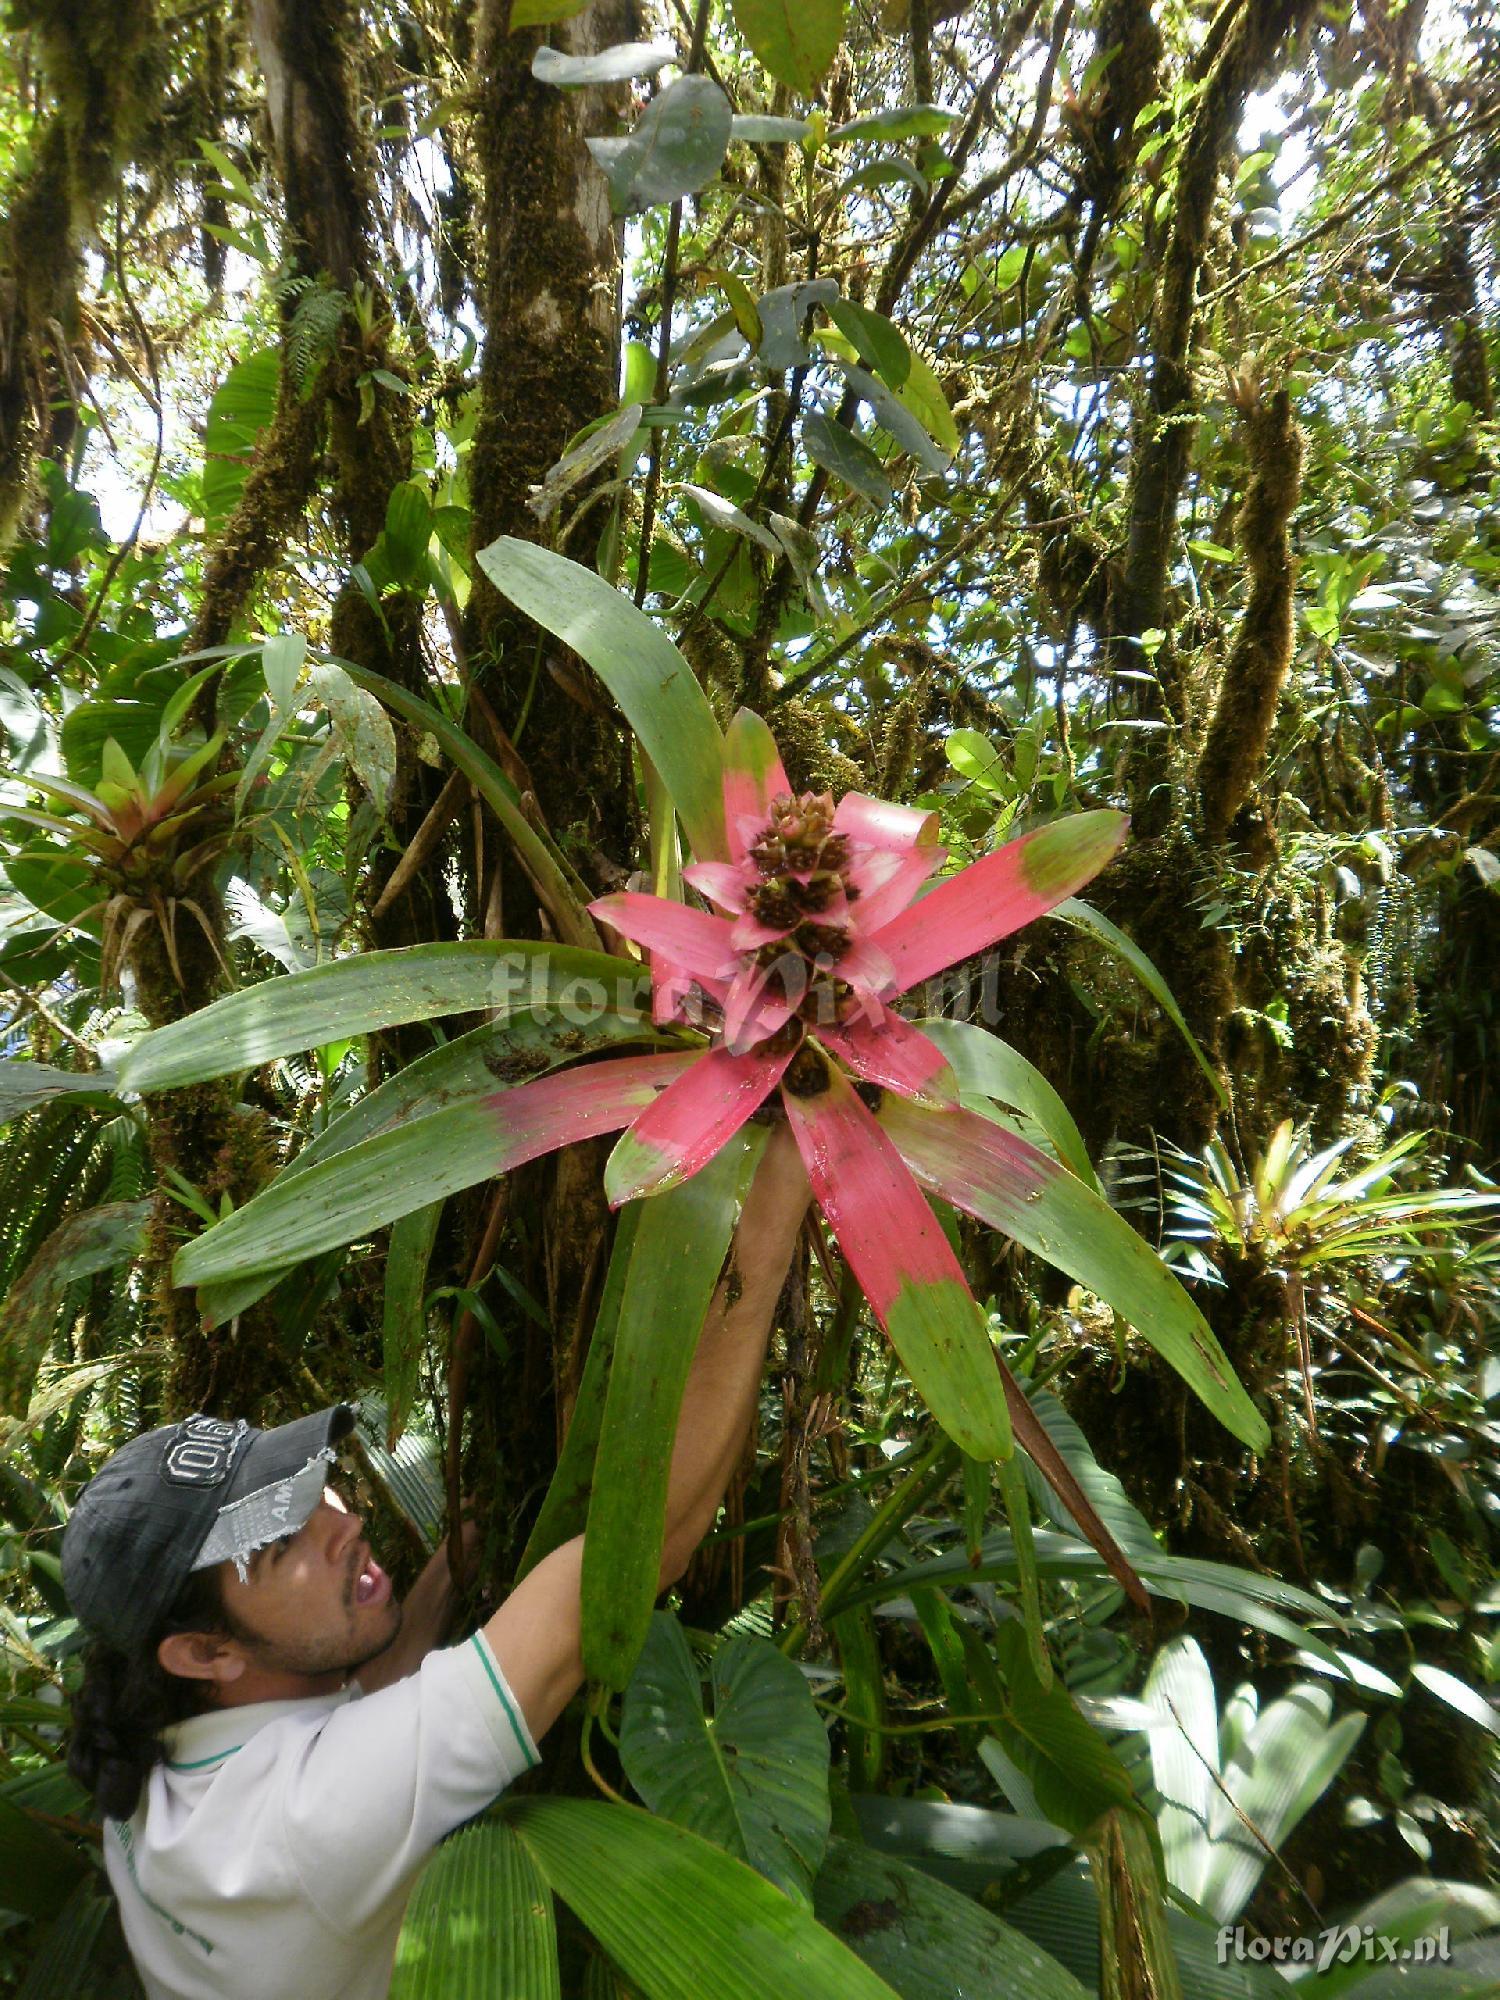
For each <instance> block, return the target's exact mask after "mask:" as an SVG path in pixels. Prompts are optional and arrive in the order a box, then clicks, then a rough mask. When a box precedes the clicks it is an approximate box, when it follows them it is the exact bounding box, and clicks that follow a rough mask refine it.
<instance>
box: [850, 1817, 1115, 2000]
mask: <svg viewBox="0 0 1500 2000" xmlns="http://www.w3.org/2000/svg"><path fill="white" fill-rule="evenodd" d="M814 1893H815V1896H816V1908H817V1912H818V1916H819V1918H820V1920H821V1921H822V1922H823V1923H825V1924H826V1925H827V1926H828V1928H829V1930H831V1931H832V1932H833V1933H834V1935H835V1936H836V1937H841V1938H843V1939H844V1940H845V1941H846V1942H847V1943H848V1945H849V1947H850V1949H851V1950H853V1951H855V1952H857V1953H858V1954H859V1956H860V1957H861V1958H862V1959H863V1960H864V1961H865V1963H866V1964H867V1965H869V1966H870V1967H872V1968H873V1970H874V1971H876V1972H878V1973H879V1974H880V1976H881V1978H882V1979H884V1980H885V1981H886V1982H887V1984H888V1985H890V1986H891V1987H892V1988H893V1990H894V1991H895V1992H897V1993H899V1994H901V1995H902V1996H903V2000H1085V1992H1084V1988H1083V1987H1082V1986H1080V1985H1079V1984H1078V1981H1077V1980H1076V1979H1075V1978H1074V1977H1073V1975H1072V1974H1071V1973H1070V1972H1068V1971H1067V1970H1066V1969H1065V1968H1064V1967H1063V1966H1061V1965H1059V1964H1058V1962H1057V1960H1056V1959H1055V1958H1049V1957H1048V1955H1047V1954H1046V1952H1044V1951H1041V1950H1040V1949H1039V1948H1038V1947H1037V1946H1036V1945H1034V1944H1033V1943H1032V1942H1031V1940H1030V1938H1028V1937H1025V1936H1023V1935H1022V1934H1021V1932H1019V1931H1017V1930H1015V1929H1013V1928H1012V1927H1011V1926H1010V1925H1009V1924H1007V1923H1004V1922H1002V1921H1001V1919H1000V1918H999V1917H997V1916H992V1915H991V1914H990V1912H989V1911H988V1910H985V1909H982V1908H981V1907H980V1905H979V1904H978V1903H976V1902H973V1901H971V1900H970V1898H969V1897H967V1896H962V1895H960V1894H959V1893H958V1892H957V1890H955V1889H950V1888H949V1887H947V1886H946V1884H944V1883H942V1882H938V1881H934V1879H933V1878H932V1876H930V1875H927V1874H924V1873H923V1872H922V1870H921V1869H920V1868H914V1867H912V1866H911V1865H910V1864H909V1863H907V1862H905V1861H898V1860H896V1859H895V1858H894V1857H893V1856H891V1855H889V1854H881V1853H879V1852H878V1851H877V1850H876V1849H874V1848H871V1847H865V1846H863V1845H862V1844H861V1843H860V1842H858V1841H853V1840H841V1839H839V1838H838V1837H837V1836H835V1837H834V1838H833V1839H832V1840H831V1841H830V1842H829V1843H828V1859H827V1860H826V1861H825V1862H824V1864H823V1868H822V1871H821V1872H820V1874H819V1876H818V1880H817V1884H816V1888H815V1892H814Z"/></svg>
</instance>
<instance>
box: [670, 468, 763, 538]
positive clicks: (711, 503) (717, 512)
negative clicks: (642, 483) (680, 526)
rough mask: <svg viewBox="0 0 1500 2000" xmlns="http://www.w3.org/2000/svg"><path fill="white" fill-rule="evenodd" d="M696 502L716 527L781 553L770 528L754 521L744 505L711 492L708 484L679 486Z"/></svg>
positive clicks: (706, 517) (704, 515) (680, 489)
mask: <svg viewBox="0 0 1500 2000" xmlns="http://www.w3.org/2000/svg"><path fill="white" fill-rule="evenodd" d="M678 491H679V492H682V493H685V494H686V495H687V496H688V498H689V499H690V500H692V501H694V502H695V503H696V505H697V506H698V508H699V510H700V512H701V513H702V514H703V517H704V519H705V520H707V521H709V522H710V523H711V524H712V525H713V526H714V527H716V528H723V529H725V530H726V531H727V532H728V533H730V534H734V535H743V536H744V537H745V539H746V541H750V542H755V543H757V544H758V545H759V546H760V547H761V548H763V549H769V550H770V551H771V554H772V555H780V553H781V544H780V542H779V541H777V539H776V537H775V536H774V535H773V534H772V533H771V530H770V529H769V528H763V527H762V526H761V524H760V522H759V521H752V520H751V518H750V516H749V515H748V514H747V513H746V512H745V510H744V509H743V508H742V507H736V506H735V504H734V502H733V501H732V500H726V499H725V498H724V496H723V494H722V493H714V492H711V491H710V489H709V488H708V487H706V486H692V485H689V484H687V483H684V484H683V485H682V486H680V487H679V488H678Z"/></svg>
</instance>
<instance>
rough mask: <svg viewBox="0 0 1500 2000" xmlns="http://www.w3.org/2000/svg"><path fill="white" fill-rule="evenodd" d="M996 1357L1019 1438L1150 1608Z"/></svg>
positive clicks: (1112, 1568) (1108, 1561) (1119, 1575)
mask: <svg viewBox="0 0 1500 2000" xmlns="http://www.w3.org/2000/svg"><path fill="white" fill-rule="evenodd" d="M995 1360H996V1362H997V1364H998V1366H999V1369H1000V1374H1001V1377H1002V1379H1003V1381H1004V1383H1005V1400H1006V1402H1007V1403H1008V1404H1009V1406H1010V1421H1011V1425H1012V1427H1013V1428H1014V1430H1015V1434H1016V1442H1017V1443H1018V1444H1019V1445H1020V1447H1021V1449H1022V1450H1023V1451H1024V1452H1025V1454H1026V1456H1027V1457H1028V1458H1029V1459H1030V1460H1031V1462H1032V1464H1033V1465H1034V1466H1035V1467H1036V1468H1037V1470H1038V1472H1040V1473H1041V1474H1042V1476H1043V1477H1044V1478H1045V1479H1046V1480H1047V1482H1048V1483H1049V1485H1051V1487H1052V1488H1053V1490H1054V1491H1055V1492H1056V1494H1057V1495H1058V1498H1059V1499H1060V1500H1062V1502H1063V1503H1064V1505H1065V1506H1066V1507H1067V1508H1068V1510H1069V1512H1070V1513H1071V1514H1072V1516H1073V1519H1074V1520H1075V1521H1076V1522H1077V1523H1078V1526H1079V1528H1080V1529H1081V1531H1082V1532H1083V1534H1084V1535H1085V1536H1086V1537H1087V1538H1088V1540H1089V1541H1090V1542H1091V1543H1092V1544H1093V1546H1094V1548H1096V1549H1097V1550H1098V1552H1099V1554H1100V1556H1101V1557H1102V1558H1103V1560H1104V1563H1105V1566H1106V1567H1107V1569H1108V1570H1109V1573H1110V1575H1111V1576H1112V1577H1113V1578H1114V1579H1115V1581H1116V1582H1117V1583H1119V1584H1120V1585H1121V1586H1122V1587H1123V1588H1124V1590H1125V1591H1126V1592H1127V1594H1128V1595H1129V1596H1130V1598H1131V1599H1132V1601H1133V1602H1134V1603H1136V1604H1138V1605H1139V1606H1140V1608H1141V1609H1142V1611H1149V1610H1150V1609H1151V1600H1150V1598H1149V1597H1148V1596H1147V1594H1146V1586H1145V1585H1144V1584H1143V1583H1142V1582H1141V1579H1140V1577H1139V1576H1138V1575H1137V1574H1136V1572H1135V1570H1134V1569H1132V1567H1131V1565H1130V1561H1129V1559H1128V1557H1127V1556H1126V1554H1125V1551H1124V1550H1123V1549H1122V1548H1121V1547H1120V1544H1119V1543H1118V1542H1117V1541H1116V1540H1115V1538H1114V1536H1113V1535H1112V1534H1111V1533H1110V1532H1109V1529H1108V1528H1106V1527H1105V1525H1104V1523H1103V1521H1101V1520H1100V1518H1099V1516H1098V1514H1097V1513H1096V1511H1095V1509H1094V1506H1093V1504H1092V1502H1091V1501H1090V1499H1089V1497H1088V1495H1087V1494H1086V1493H1085V1492H1084V1490H1083V1488H1082V1487H1081V1486H1080V1485H1079V1483H1078V1481H1077V1480H1076V1479H1075V1478H1074V1477H1073V1471H1072V1467H1071V1466H1070V1465H1069V1464H1068V1462H1067V1460H1066V1459H1065V1458H1064V1457H1063V1455H1062V1453H1061V1452H1060V1451H1059V1450H1058V1448H1057V1446H1056V1445H1055V1444H1054V1443H1053V1442H1052V1439H1051V1438H1050V1437H1049V1436H1048V1435H1047V1432H1046V1431H1045V1430H1044V1429H1043V1427H1042V1423H1041V1419H1040V1418H1039V1417H1038V1416H1037V1413H1036V1411H1035V1410H1034V1409H1032V1407H1031V1405H1030V1403H1028V1402H1027V1400H1026V1397H1025V1395H1024V1394H1023V1393H1022V1390H1021V1385H1020V1383H1019V1382H1017V1380H1016V1378H1015V1376H1014V1375H1012V1374H1011V1372H1010V1370H1009V1369H1008V1368H1007V1367H1006V1365H1005V1363H1004V1362H1003V1361H1001V1360H1000V1357H999V1355H996V1357H995ZM1019 1559H1020V1557H1019V1551H1018V1560H1019ZM1026 1560H1027V1561H1028V1562H1029V1564H1030V1566H1031V1567H1032V1569H1033V1572H1034V1570H1035V1564H1036V1552H1035V1549H1034V1548H1032V1549H1029V1550H1028V1552H1027V1558H1026Z"/></svg>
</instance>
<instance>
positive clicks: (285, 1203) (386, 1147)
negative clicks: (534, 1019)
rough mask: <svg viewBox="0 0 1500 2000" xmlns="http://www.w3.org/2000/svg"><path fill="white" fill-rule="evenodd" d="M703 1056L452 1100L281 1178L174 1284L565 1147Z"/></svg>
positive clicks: (227, 1271)
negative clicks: (542, 1093)
mask: <svg viewBox="0 0 1500 2000" xmlns="http://www.w3.org/2000/svg"><path fill="white" fill-rule="evenodd" d="M694 1059H695V1058H694V1056H692V1055H689V1056H685V1057H684V1056H671V1055H662V1056H622V1057H619V1058H617V1059H616V1060H615V1061H613V1062H609V1063H599V1064H584V1065H573V1066H570V1067H569V1068H568V1069H566V1070H561V1071H557V1072H554V1073H553V1074H552V1075H550V1076H543V1077H538V1078H535V1079H534V1080H533V1083H532V1086H531V1088H530V1089H529V1090H513V1091H512V1090H506V1089H504V1088H496V1089H493V1090H491V1091H489V1092H488V1093H486V1094H481V1095H478V1096H476V1097H473V1098H470V1099H469V1100H468V1101H467V1102H460V1103H449V1104H443V1105H441V1106H440V1107H439V1108H437V1109H435V1110H432V1111H430V1112H429V1113H428V1114H427V1115H426V1116H425V1117H419V1118H416V1119H414V1120H413V1121H412V1122H410V1123H408V1124H404V1125H398V1126H396V1127H394V1128H393V1129H391V1130H389V1131H386V1132H381V1133H379V1134H378V1135H377V1136H376V1137H375V1138H373V1139H368V1140H365V1141H364V1142H363V1143H362V1144H360V1145H357V1146H352V1147H350V1149H349V1150H348V1151H347V1152H345V1153H339V1154H336V1155H335V1156H334V1157H333V1158H332V1159H325V1160H322V1161H320V1162H319V1164H318V1165H317V1166H315V1167H309V1168H308V1170H307V1171H306V1172H305V1173H302V1174H298V1175H296V1176H295V1177H294V1178H285V1177H279V1178H278V1179H277V1180H275V1181H273V1182H272V1183H271V1185H270V1186H269V1187H268V1188H266V1189H265V1190H263V1192H262V1193H260V1194H258V1195H257V1196H256V1197H255V1199H254V1200H253V1201H250V1202H248V1203H247V1204H246V1205H245V1207H243V1208H241V1209H237V1210H236V1211H235V1212H234V1214H233V1215H230V1216H228V1217H227V1218H226V1219H225V1220H224V1221H223V1222H220V1223H218V1224H217V1225H216V1226H215V1227H214V1228H212V1229H208V1230H205V1231H204V1233H203V1234H202V1235H201V1236H196V1237H194V1238H193V1239H192V1241H191V1242H189V1243H187V1244H185V1245H184V1247H183V1248H182V1249H181V1250H179V1251H178V1253H177V1257H176V1260H175V1262H174V1265H173V1271H174V1277H175V1282H176V1283H177V1284H179V1285H201V1284H205V1283H207V1282H209V1281H210V1280H216V1281H221V1280H223V1279H225V1278H237V1277H241V1276H243V1275H245V1274H246V1273H247V1272H251V1271H271V1270H278V1269H280V1268H282V1267H283V1266H285V1265H287V1264H294V1263H300V1262H301V1261H302V1260H303V1258H305V1257H314V1256H316V1255H317V1254H318V1253H319V1252H320V1251H323V1250H334V1249H337V1248H339V1247H340V1245H342V1244H345V1243H353V1242H356V1241H358V1240H360V1239H361V1238H363V1237H365V1236H368V1235H369V1234H370V1233H371V1232H372V1231H373V1230H376V1229H380V1228H382V1227H383V1226H384V1225H385V1224H386V1223H388V1222H395V1221H397V1220H398V1219H399V1218H400V1217H401V1216H403V1215H409V1214H410V1213H411V1212H412V1210H413V1209H416V1208H422V1207H425V1206H426V1204H427V1203H428V1202H432V1201H439V1200H441V1199H442V1198H443V1196H445V1195H450V1194H457V1193H458V1192H459V1190H460V1189H461V1188H466V1187H472V1186H473V1185H474V1183H475V1182H476V1181H483V1180H493V1179H494V1178H495V1176H496V1175H497V1174H502V1173H508V1172H509V1171H510V1169H511V1168H512V1167H514V1166H518V1165H520V1164H522V1163H523V1162H524V1161H526V1160H531V1159H536V1158H537V1157H539V1156H540V1155H541V1154H543V1153H547V1152H551V1151H554V1150H556V1149H557V1148H558V1147H559V1146H562V1145H565V1144H568V1143H570V1142H572V1141H575V1140H579V1139H584V1138H592V1137H597V1136H598V1135H599V1133H600V1132H603V1131H618V1130H619V1128H620V1126H622V1125H626V1124H628V1123H629V1122H630V1120H631V1119H632V1118H633V1117H635V1116H636V1115H637V1114H638V1113H639V1112H640V1111H642V1110H643V1109H644V1108H645V1107H646V1105H648V1104H650V1103H651V1102H652V1101H653V1100H654V1098H655V1096H656V1092H657V1090H658V1089H659V1088H662V1087H663V1086H664V1085H666V1084H667V1083H670V1082H672V1081H673V1080H674V1079H675V1078H676V1077H678V1076H680V1075H681V1074H682V1071H683V1068H684V1067H685V1065H686V1064H687V1063H689V1062H691V1061H693V1060H694ZM537 1092H544V1093H545V1096H544V1097H539V1096H538V1095H537V1094H536V1093H537Z"/></svg>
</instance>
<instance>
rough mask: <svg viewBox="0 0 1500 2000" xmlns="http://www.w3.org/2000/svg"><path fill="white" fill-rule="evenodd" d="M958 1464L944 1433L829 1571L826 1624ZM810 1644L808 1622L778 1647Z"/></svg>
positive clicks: (783, 1637)
mask: <svg viewBox="0 0 1500 2000" xmlns="http://www.w3.org/2000/svg"><path fill="white" fill-rule="evenodd" d="M957 1462H958V1446H957V1445H956V1444H954V1443H953V1442H952V1441H951V1440H950V1439H949V1438H946V1437H944V1436H943V1435H942V1433H941V1432H939V1434H938V1435H937V1436H936V1437H935V1438H934V1439H933V1441H932V1443H931V1444H930V1445H928V1446H927V1448H926V1450H925V1451H924V1452H923V1453H922V1454H921V1456H920V1457H919V1458H918V1459H917V1461H916V1463H915V1464H914V1465H913V1466H912V1468H911V1470H910V1472H908V1473H907V1475H906V1477H905V1479H903V1480H902V1482H901V1484H900V1485H899V1486H898V1487H897V1488H896V1490H895V1492H894V1493H893V1494H891V1496H890V1498H889V1499H888V1500H887V1501H886V1502H885V1503H884V1505H883V1506H881V1507H879V1508H877V1510H876V1512H875V1514H874V1517H873V1518H872V1519H871V1521H870V1522H869V1524H868V1526H867V1527H866V1528H865V1530H864V1533H863V1534H862V1535H860V1537H859V1539H858V1540H857V1541H856V1542H855V1543H854V1544H853V1546H852V1547H851V1548H850V1549H849V1551H848V1552H847V1554H845V1555H844V1556H843V1557H842V1558H841V1559H840V1560H839V1561H838V1562H837V1563H835V1564H834V1566H833V1569H832V1570H831V1571H830V1572H829V1576H828V1581H827V1582H826V1583H825V1584H824V1586H823V1593H822V1598H823V1601H822V1606H821V1615H822V1618H823V1622H824V1623H825V1624H826V1623H827V1622H828V1620H829V1619H831V1618H836V1617H837V1616H838V1605H839V1598H840V1597H841V1596H843V1595H845V1594H846V1593H847V1592H848V1591H849V1590H850V1589H851V1588H852V1586H853V1585H854V1583H855V1582H856V1581H857V1580H858V1578H859V1576H860V1573H861V1572H862V1571H863V1570H865V1569H866V1568H867V1567H868V1566H869V1564H870V1563H872V1562H873V1561H874V1560H875V1558H876V1556H878V1555H879V1553H880V1551H881V1550H882V1549H883V1548H884V1547H885V1545H886V1543H887V1542H888V1541H890V1539H891V1537H892V1536H893V1535H895V1534H898V1533H899V1532H900V1530H901V1529H902V1528H903V1527H904V1526H905V1524H906V1523H907V1521H909V1520H910V1519H911V1517H912V1515H913V1514H915V1513H916V1511H917V1509H918V1508H919V1507H920V1506H921V1504H922V1502H923V1501H924V1500H925V1499H926V1498H927V1497H928V1495H929V1494H930V1493H931V1492H932V1491H933V1489H934V1488H935V1487H937V1486H939V1485H941V1484H942V1482H943V1481H944V1480H945V1479H946V1478H947V1477H948V1475H949V1473H951V1472H952V1470H953V1468H954V1466H955V1464H956V1463H957ZM806 1641H807V1620H806V1619H805V1618H799V1619H798V1620H797V1622H796V1623H795V1624H794V1625H788V1627H787V1628H786V1630H785V1631H784V1632H783V1633H782V1635H781V1637H780V1639H779V1640H778V1641H777V1644H778V1645H779V1646H780V1648H781V1650H782V1652H783V1653H795V1652H796V1651H797V1650H798V1649H799V1647H801V1646H803V1645H805V1644H806Z"/></svg>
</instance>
